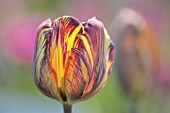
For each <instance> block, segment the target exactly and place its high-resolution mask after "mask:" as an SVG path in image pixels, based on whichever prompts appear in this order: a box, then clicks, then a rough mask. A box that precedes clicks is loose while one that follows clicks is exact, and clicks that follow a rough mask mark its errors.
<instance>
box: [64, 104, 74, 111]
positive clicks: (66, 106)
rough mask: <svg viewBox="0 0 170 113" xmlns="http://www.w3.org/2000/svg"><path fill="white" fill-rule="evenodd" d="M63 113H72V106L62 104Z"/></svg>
mask: <svg viewBox="0 0 170 113" xmlns="http://www.w3.org/2000/svg"><path fill="white" fill-rule="evenodd" d="M63 108H64V113H72V105H69V104H63Z"/></svg>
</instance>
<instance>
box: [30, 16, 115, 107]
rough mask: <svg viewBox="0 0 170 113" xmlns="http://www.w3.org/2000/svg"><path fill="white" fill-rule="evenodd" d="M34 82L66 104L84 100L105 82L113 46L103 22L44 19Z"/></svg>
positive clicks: (38, 35) (36, 49)
mask: <svg viewBox="0 0 170 113" xmlns="http://www.w3.org/2000/svg"><path fill="white" fill-rule="evenodd" d="M35 45H36V46H35V54H34V60H33V69H34V79H35V83H36V85H37V87H38V88H39V89H40V91H41V92H42V93H44V94H45V95H47V96H49V97H51V98H53V99H56V100H58V101H60V102H61V103H63V104H66V105H72V104H73V103H75V102H77V101H81V100H85V99H88V98H90V97H91V96H93V95H94V94H95V93H97V92H98V91H99V90H100V89H101V88H102V87H103V86H104V85H105V84H106V82H107V79H108V77H109V75H110V73H111V70H112V64H113V52H114V46H113V44H112V42H111V40H110V36H109V35H108V33H107V31H106V29H105V28H104V25H103V24H102V22H100V21H98V20H97V19H96V18H91V19H89V20H88V21H87V22H82V23H80V22H79V21H78V20H76V19H75V18H73V17H69V16H63V17H60V18H58V19H56V20H54V21H51V20H50V19H47V20H46V21H45V22H43V23H42V24H41V25H40V26H39V28H38V32H37V37H36V44H35Z"/></svg>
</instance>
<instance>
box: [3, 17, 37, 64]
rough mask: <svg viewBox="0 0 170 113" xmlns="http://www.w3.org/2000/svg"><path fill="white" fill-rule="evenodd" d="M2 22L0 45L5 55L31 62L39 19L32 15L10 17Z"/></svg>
mask: <svg viewBox="0 0 170 113" xmlns="http://www.w3.org/2000/svg"><path fill="white" fill-rule="evenodd" d="M4 23H5V24H4V27H3V30H2V33H3V37H2V41H1V42H2V44H1V46H2V48H3V50H4V53H5V55H6V56H7V57H9V58H11V59H15V60H16V59H18V60H19V61H24V62H29V63H31V61H32V56H33V51H34V40H35V32H36V29H37V26H38V25H39V23H40V21H39V20H38V19H37V18H32V17H30V18H28V17H12V18H11V19H10V20H7V21H6V22H4Z"/></svg>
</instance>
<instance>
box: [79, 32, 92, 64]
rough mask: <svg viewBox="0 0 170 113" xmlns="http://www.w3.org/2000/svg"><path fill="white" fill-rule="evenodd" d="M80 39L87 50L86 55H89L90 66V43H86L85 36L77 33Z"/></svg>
mask: <svg viewBox="0 0 170 113" xmlns="http://www.w3.org/2000/svg"><path fill="white" fill-rule="evenodd" d="M79 37H80V39H81V40H82V41H83V43H84V45H85V48H86V50H87V52H88V55H89V57H90V62H91V66H92V67H93V65H94V64H93V56H92V51H91V48H90V44H89V43H88V40H87V38H86V37H85V36H83V35H79Z"/></svg>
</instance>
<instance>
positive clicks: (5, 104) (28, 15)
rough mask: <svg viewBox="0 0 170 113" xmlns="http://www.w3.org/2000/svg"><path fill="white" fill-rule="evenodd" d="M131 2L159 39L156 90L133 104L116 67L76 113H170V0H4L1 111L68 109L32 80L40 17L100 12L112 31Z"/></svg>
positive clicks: (0, 14) (0, 2)
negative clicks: (102, 86) (43, 92)
mask: <svg viewBox="0 0 170 113" xmlns="http://www.w3.org/2000/svg"><path fill="white" fill-rule="evenodd" d="M127 7H128V8H132V9H134V10H135V11H137V12H139V13H140V14H141V15H142V16H143V18H144V19H146V21H147V22H148V24H149V25H150V29H152V31H153V32H154V35H155V40H157V41H158V46H159V50H160V62H161V63H160V73H159V74H158V76H157V77H156V82H157V83H156V84H154V86H153V87H154V89H153V90H152V91H150V93H149V94H145V95H144V96H142V98H140V99H138V101H135V105H134V103H133V104H132V100H131V99H130V98H128V97H127V96H126V95H127V94H126V93H125V92H124V91H123V90H124V89H123V88H122V86H121V81H120V80H119V77H118V76H119V75H118V74H117V73H116V69H115V66H113V72H112V74H111V76H110V78H109V80H108V83H107V85H106V86H105V87H104V88H103V89H102V90H101V91H100V92H99V93H98V94H97V95H95V96H94V97H92V98H91V99H89V100H86V101H83V102H79V103H76V104H75V105H74V106H73V113H132V112H131V109H132V108H133V107H134V106H135V109H136V110H137V112H136V113H160V112H161V113H169V112H170V107H169V106H170V46H169V44H170V37H169V36H170V32H169V29H170V1H169V0H67V1H66V0H0V113H63V109H62V105H61V104H60V103H59V102H57V101H55V100H53V99H50V98H48V97H46V96H44V95H43V94H41V93H40V92H39V90H38V89H37V88H36V86H35V84H34V80H33V75H32V56H33V50H34V40H35V33H36V29H37V27H38V25H39V24H40V23H41V22H43V21H44V20H46V19H47V18H51V19H55V18H58V17H59V16H63V15H70V16H74V17H76V18H77V19H79V20H80V21H87V20H88V19H89V18H91V17H94V16H95V17H96V18H97V19H99V20H101V21H102V22H103V23H104V25H105V27H106V29H108V31H109V34H112V33H113V31H112V28H111V27H110V26H111V24H112V23H114V20H115V18H116V16H117V14H118V13H119V12H120V10H122V9H123V8H127ZM124 18H125V19H126V17H124ZM115 60H116V59H115ZM122 70H123V69H122ZM139 81H140V80H139ZM137 84H140V82H137ZM148 87H149V86H148ZM132 111H133V110H132ZM133 112H135V111H133Z"/></svg>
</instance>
